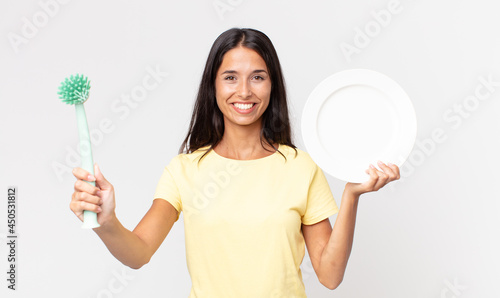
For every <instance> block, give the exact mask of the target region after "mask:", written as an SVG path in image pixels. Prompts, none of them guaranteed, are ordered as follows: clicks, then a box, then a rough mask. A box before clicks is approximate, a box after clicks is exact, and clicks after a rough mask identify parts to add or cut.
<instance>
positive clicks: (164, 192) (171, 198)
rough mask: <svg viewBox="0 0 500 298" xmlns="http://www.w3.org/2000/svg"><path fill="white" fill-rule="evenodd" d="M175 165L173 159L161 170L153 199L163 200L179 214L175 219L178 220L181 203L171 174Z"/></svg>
mask: <svg viewBox="0 0 500 298" xmlns="http://www.w3.org/2000/svg"><path fill="white" fill-rule="evenodd" d="M176 165H177V162H176V160H175V158H174V159H173V160H172V161H171V162H170V164H169V165H168V166H166V167H165V168H164V169H163V174H162V175H161V177H160V181H159V182H158V185H157V186H156V191H155V194H154V196H153V199H163V200H166V201H167V202H169V203H170V204H172V206H174V208H175V209H176V210H177V211H178V212H179V213H177V218H176V219H175V221H177V220H178V219H179V216H180V212H181V211H182V202H181V196H180V192H179V188H178V187H177V184H176V182H175V179H174V176H173V175H172V172H174V173H175V172H176V171H175V170H174V169H173V168H174V167H175V166H176Z"/></svg>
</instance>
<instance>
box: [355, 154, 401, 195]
mask: <svg viewBox="0 0 500 298" xmlns="http://www.w3.org/2000/svg"><path fill="white" fill-rule="evenodd" d="M378 166H379V167H380V168H381V169H382V171H379V170H378V169H377V168H375V167H374V166H373V165H370V168H369V169H367V170H366V173H367V174H369V175H370V179H369V180H368V181H366V182H363V183H352V182H348V183H347V184H346V190H348V191H350V192H351V193H352V194H354V195H356V196H359V195H361V194H364V193H367V192H371V191H377V190H379V189H381V188H382V187H384V186H385V185H386V184H387V183H389V182H391V181H394V180H398V179H399V178H400V174H399V167H398V166H397V165H394V164H391V163H388V164H387V165H386V164H385V163H383V162H381V161H379V162H378Z"/></svg>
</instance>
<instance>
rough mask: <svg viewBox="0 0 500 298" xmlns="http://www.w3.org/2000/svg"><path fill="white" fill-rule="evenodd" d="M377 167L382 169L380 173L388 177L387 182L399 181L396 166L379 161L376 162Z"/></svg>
mask: <svg viewBox="0 0 500 298" xmlns="http://www.w3.org/2000/svg"><path fill="white" fill-rule="evenodd" d="M377 164H378V166H379V167H380V168H381V169H382V171H383V172H384V173H385V174H387V175H388V177H389V179H388V181H387V182H389V181H393V180H397V179H399V168H398V166H396V165H394V164H391V163H388V164H387V165H386V164H385V163H383V162H381V161H379V162H377Z"/></svg>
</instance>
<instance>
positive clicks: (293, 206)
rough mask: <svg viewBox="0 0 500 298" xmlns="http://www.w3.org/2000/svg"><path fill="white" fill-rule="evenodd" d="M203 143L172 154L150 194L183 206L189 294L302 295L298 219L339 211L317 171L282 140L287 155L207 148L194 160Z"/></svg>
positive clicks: (211, 297)
mask: <svg viewBox="0 0 500 298" xmlns="http://www.w3.org/2000/svg"><path fill="white" fill-rule="evenodd" d="M206 149H208V146H206V147H203V148H200V149H198V150H197V151H196V152H193V153H190V154H185V153H183V154H179V155H177V156H176V157H174V158H173V159H172V160H171V161H170V163H169V164H168V165H167V166H166V167H165V169H164V171H163V174H162V176H161V178H160V181H159V183H158V186H157V188H156V191H155V194H154V199H157V198H160V199H165V200H167V201H168V202H170V203H171V204H172V206H174V207H175V209H177V210H178V211H179V213H180V212H181V211H182V212H184V230H185V240H186V243H185V245H186V259H187V266H188V271H189V274H190V276H191V281H192V287H191V293H190V295H189V298H225V297H228V298H235V297H238V298H245V297H248V298H273V297H279V298H282V297H287V298H292V297H307V296H306V294H305V288H304V283H303V281H302V272H301V270H300V264H301V263H302V259H303V257H304V254H305V241H304V238H303V235H302V230H301V225H302V224H305V225H311V224H314V223H317V222H319V221H321V220H323V219H325V218H327V217H329V216H331V215H333V214H335V213H337V212H338V211H339V209H338V207H337V204H336V203H335V200H334V198H333V195H332V193H331V190H330V187H329V185H328V182H327V180H326V178H325V176H324V174H323V171H322V170H321V169H320V168H319V167H318V166H317V165H316V163H314V161H313V160H312V159H311V157H310V156H309V154H308V153H306V152H304V151H302V150H300V149H298V148H297V151H298V154H297V156H295V151H294V150H293V148H291V147H289V146H287V145H280V146H279V151H280V152H281V153H283V155H285V156H286V158H287V161H285V159H284V158H283V156H282V155H281V154H279V153H278V152H275V153H273V154H272V155H269V156H266V157H263V158H260V159H254V160H235V159H229V158H225V157H223V156H220V155H218V154H217V153H216V152H215V151H213V150H210V152H209V153H207V154H206V155H205V157H203V159H202V160H201V162H200V163H199V166H198V160H199V157H201V155H203V153H205V152H206ZM178 219H179V217H177V219H176V221H177V220H178Z"/></svg>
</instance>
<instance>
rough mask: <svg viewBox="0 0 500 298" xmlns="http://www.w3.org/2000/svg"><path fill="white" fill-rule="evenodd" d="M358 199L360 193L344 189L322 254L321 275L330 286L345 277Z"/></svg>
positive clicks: (333, 286)
mask: <svg viewBox="0 0 500 298" xmlns="http://www.w3.org/2000/svg"><path fill="white" fill-rule="evenodd" d="M358 201H359V195H354V194H352V193H351V192H349V191H348V190H344V193H343V194H342V203H341V206H340V211H339V214H338V215H337V219H336V221H335V225H334V227H333V230H332V234H331V235H330V239H329V241H328V243H327V245H326V246H325V248H324V250H323V253H322V255H321V262H320V272H319V276H322V279H323V280H325V281H328V282H329V284H331V286H330V287H329V288H335V287H337V286H338V285H339V284H340V283H341V282H342V279H343V277H344V272H345V269H346V267H347V261H348V260H349V256H350V254H351V249H352V242H353V238H354V228H355V224H356V213H357V210H358Z"/></svg>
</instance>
